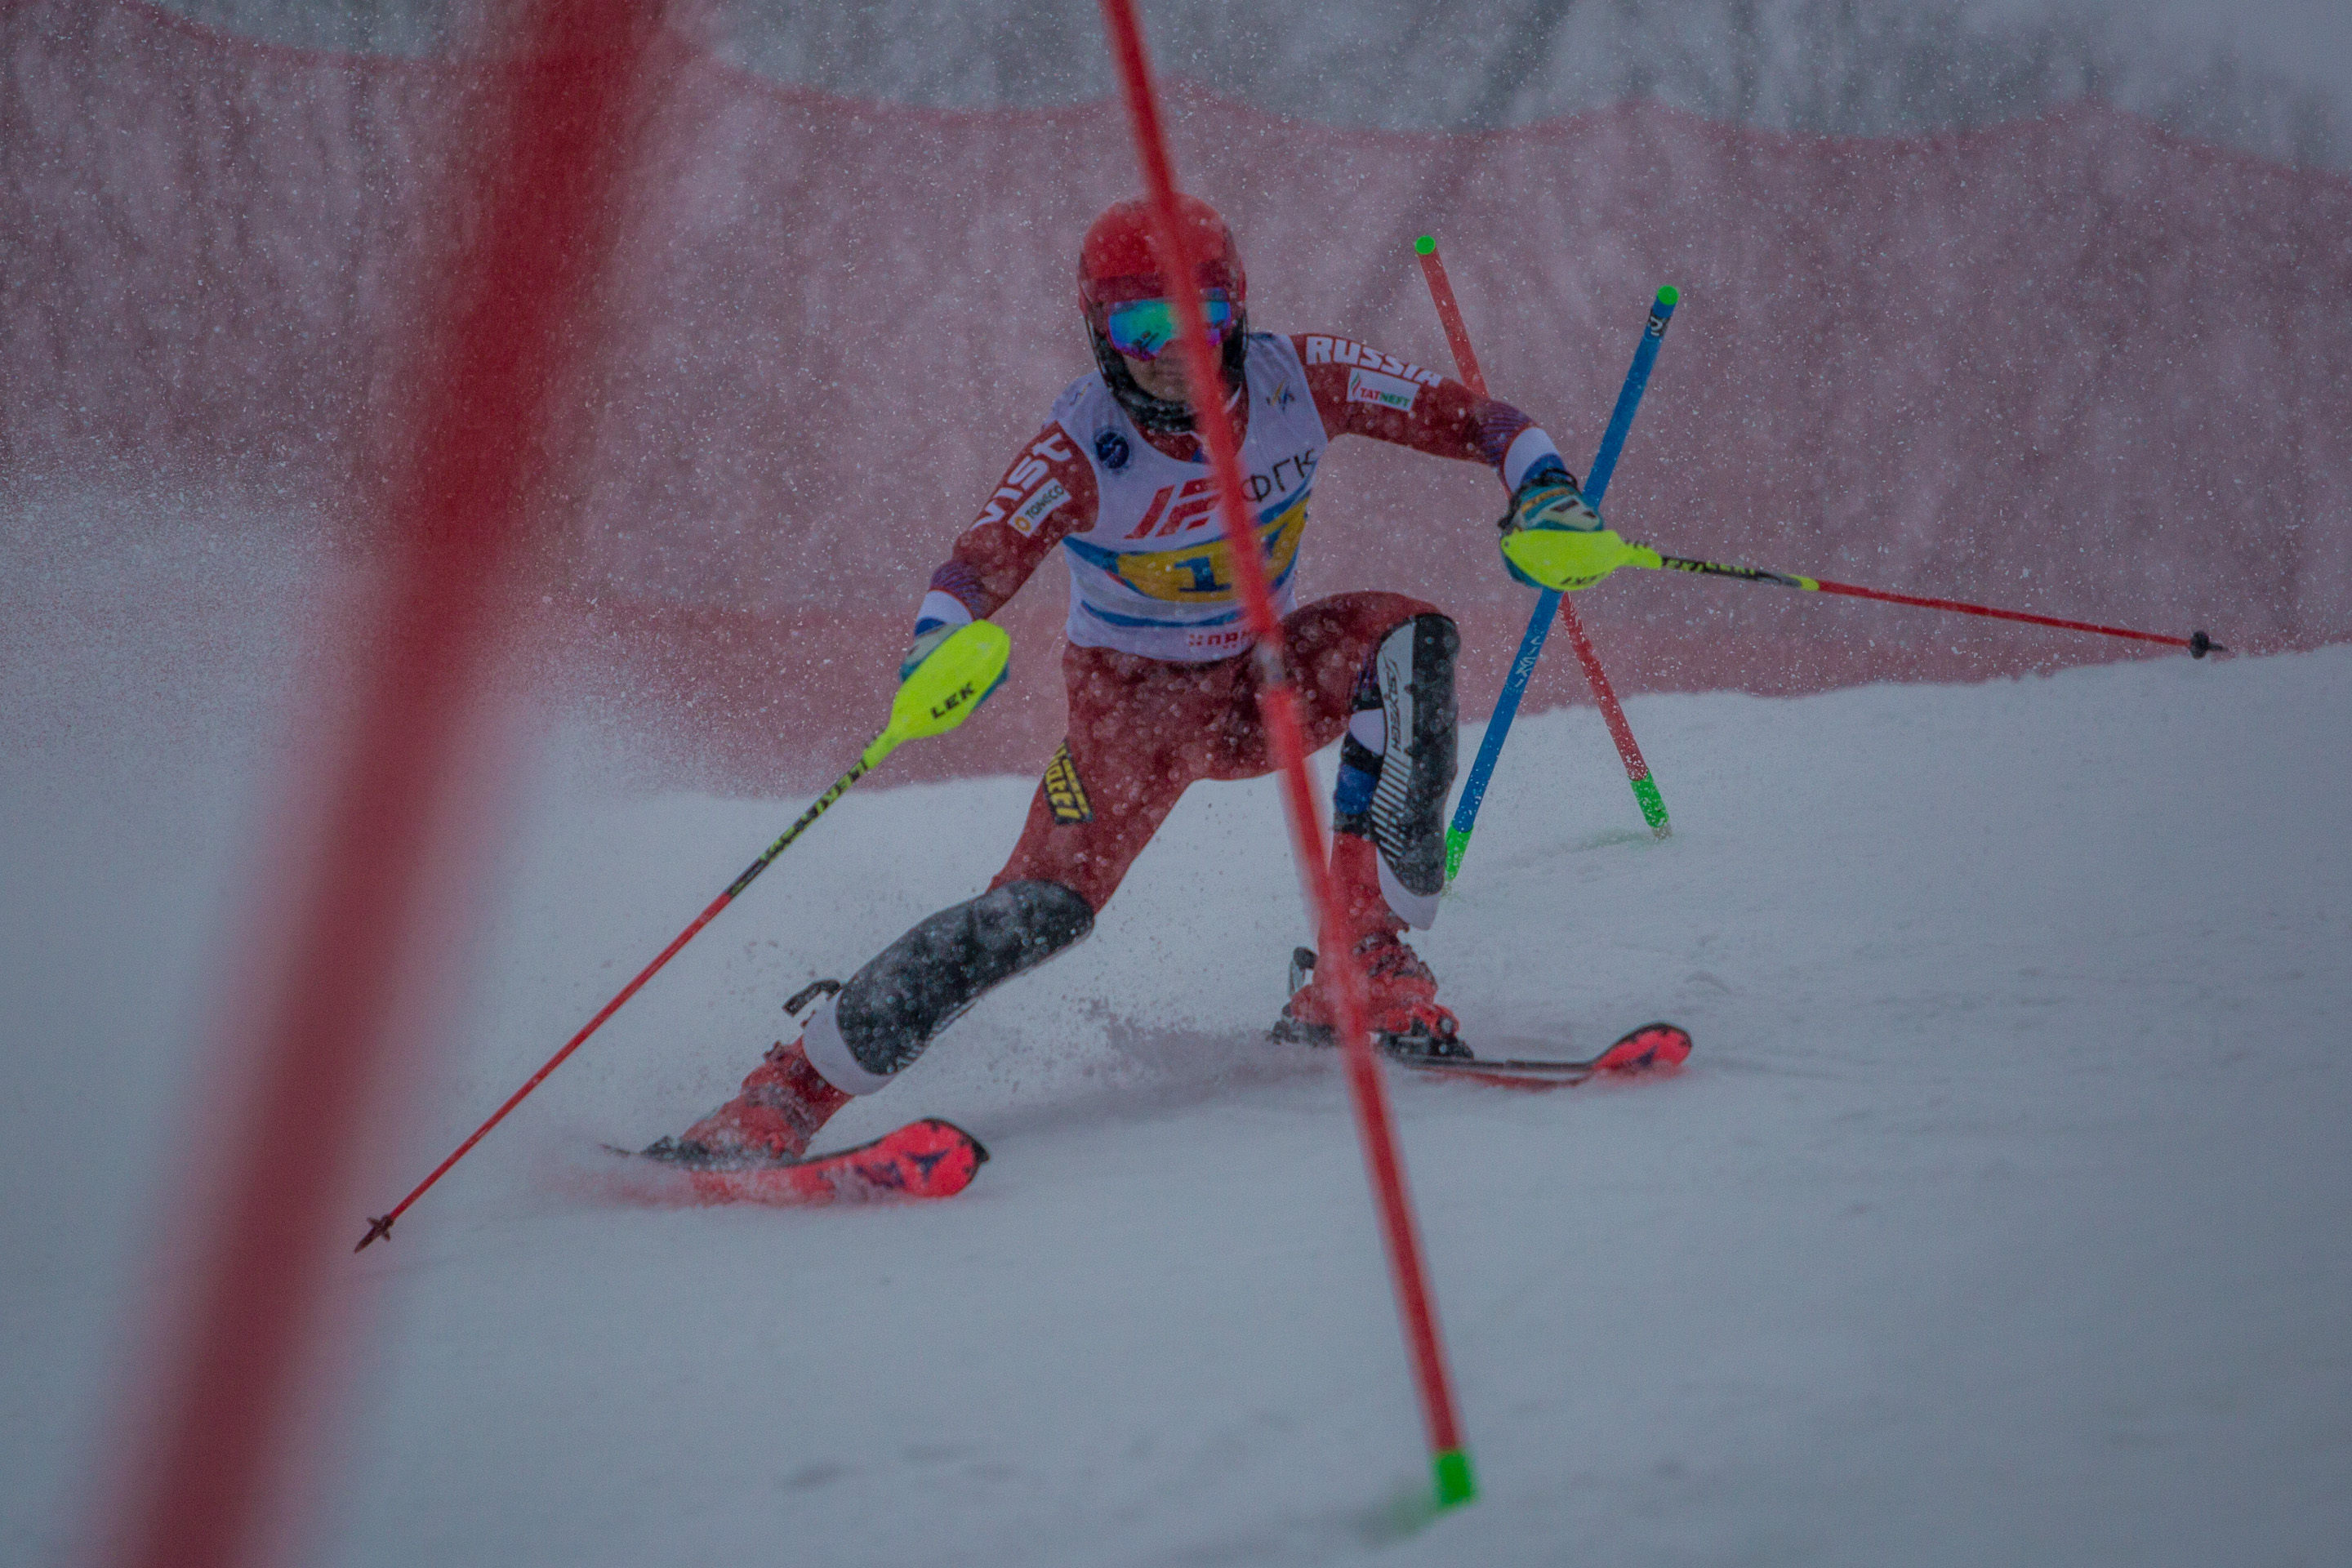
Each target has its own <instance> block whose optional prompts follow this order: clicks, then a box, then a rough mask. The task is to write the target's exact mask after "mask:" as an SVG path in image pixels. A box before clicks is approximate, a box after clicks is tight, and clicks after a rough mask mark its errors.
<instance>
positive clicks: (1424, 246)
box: [1412, 234, 1437, 256]
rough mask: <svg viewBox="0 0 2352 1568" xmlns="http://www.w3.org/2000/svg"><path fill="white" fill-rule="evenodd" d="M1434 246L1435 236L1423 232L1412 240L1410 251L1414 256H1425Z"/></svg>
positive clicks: (1435, 245) (1435, 244)
mask: <svg viewBox="0 0 2352 1568" xmlns="http://www.w3.org/2000/svg"><path fill="white" fill-rule="evenodd" d="M1436 248H1437V237H1436V236H1435V235H1433V234H1424V235H1423V236H1422V237H1420V238H1419V239H1416V240H1414V241H1413V242H1412V251H1413V254H1414V255H1415V256H1427V255H1428V254H1429V253H1430V252H1432V251H1433V250H1435V249H1436Z"/></svg>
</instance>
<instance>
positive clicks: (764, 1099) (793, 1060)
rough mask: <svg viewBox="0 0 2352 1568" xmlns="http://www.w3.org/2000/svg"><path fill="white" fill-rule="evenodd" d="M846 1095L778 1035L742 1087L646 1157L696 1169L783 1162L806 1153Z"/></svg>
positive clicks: (798, 1046) (736, 1168) (797, 1046)
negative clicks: (777, 1039)
mask: <svg viewBox="0 0 2352 1568" xmlns="http://www.w3.org/2000/svg"><path fill="white" fill-rule="evenodd" d="M848 1103H849V1096H848V1095H846V1094H844V1093H843V1092H842V1091H841V1090H840V1089H835V1088H834V1087H833V1085H831V1084H829V1083H827V1082H825V1081H824V1079H823V1078H821V1077H820V1076H818V1073H817V1070H816V1068H814V1067H812V1066H811V1065H810V1064H809V1059H808V1053H807V1052H806V1051H804V1050H803V1049H802V1048H801V1043H800V1042H799V1041H798V1040H794V1041H793V1043H792V1044H791V1045H789V1046H787V1045H785V1044H784V1043H783V1042H782V1041H781V1040H779V1041H777V1042H776V1044H775V1045H773V1046H772V1047H770V1048H769V1050H768V1054H767V1056H766V1057H765V1058H762V1059H761V1063H760V1065H759V1066H758V1067H755V1068H752V1069H751V1076H750V1077H749V1078H746V1079H744V1080H743V1092H742V1093H740V1094H739V1095H737V1096H736V1097H735V1098H734V1099H732V1100H729V1101H728V1102H727V1103H726V1104H724V1105H722V1106H720V1107H719V1109H718V1110H714V1111H712V1112H711V1113H710V1114H709V1115H708V1116H706V1117H704V1118H703V1119H702V1120H701V1121H698V1122H696V1123H695V1124H694V1125H693V1126H691V1127H689V1128H688V1129H687V1130H686V1131H685V1133H684V1135H683V1136H680V1137H677V1138H664V1139H661V1140H660V1141H659V1142H656V1143H654V1144H652V1145H650V1146H649V1147H648V1148H646V1157H647V1158H649V1159H655V1160H662V1161H666V1162H667V1163H670V1164H673V1165H684V1166H687V1167H688V1168H690V1169H693V1170H699V1171H740V1170H744V1169H748V1168H750V1167H752V1166H756V1165H784V1164H790V1163H793V1161H795V1160H798V1159H799V1158H800V1157H801V1156H802V1155H803V1154H805V1153H807V1152H808V1146H809V1140H810V1139H812V1138H814V1137H815V1136H816V1134H817V1129H819V1128H821V1127H823V1126H824V1124H825V1122H826V1121H829V1120H830V1119H831V1118H832V1116H833V1113H834V1112H835V1111H836V1110H840V1109H841V1108H842V1107H843V1106H845V1105H846V1104H848Z"/></svg>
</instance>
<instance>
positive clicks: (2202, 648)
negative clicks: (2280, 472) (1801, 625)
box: [1658, 554, 2230, 658]
mask: <svg viewBox="0 0 2352 1568" xmlns="http://www.w3.org/2000/svg"><path fill="white" fill-rule="evenodd" d="M1658 565H1659V567H1660V568H1661V569H1662V570H1664V571H1668V572H1687V573H1689V574H1692V575H1694V576H1698V577H1729V578H1732V579H1734V580H1736V581H1738V582H1742V583H1768V584H1771V585H1772V586H1774V587H1776V588H1796V589H1801V590H1802V591H1803V592H1805V593H1808V594H1835V595H1841V596H1843V597H1844V598H1849V599H1875V600H1877V601H1878V602H1879V603H1881V604H1885V605H1912V606H1913V607H1915V608H1917V609H1922V610H1948V611H1950V612H1951V613H1952V614H1954V615H1958V616H1983V617H1985V618H1986V619H1988V620H1995V621H2021V622H2023V623H2024V624H2025V625H2027V626H2054V627H2056V628H2057V629H2058V630H2060V631H2067V632H2091V633H2094V634H2095V635H2097V636H2099V637H2125V638H2128V639H2129V640H2131V641H2133V642H2152V643H2159V644H2162V645H2163V646H2164V647H2185V648H2187V649H2188V650H2189V654H2190V655H2191V656H2192V657H2193V658H2204V657H2205V656H2206V655H2207V654H2209V653H2227V652H2229V651H2230V650H2229V649H2228V648H2226V647H2222V646H2221V644H2220V643H2217V642H2215V641H2214V640H2213V639H2212V638H2211V637H2209V636H2207V635H2206V634H2205V633H2203V632H2191V633H2189V635H2188V636H2187V637H2167V636H2166V635H2165V634H2163V633H2162V632H2141V631H2134V630H2133V629H2132V628H2130V627H2129V626H2100V625H2099V624H2097V623H2096V622H2095V621H2069V620H2062V619H2060V618H2059V617H2058V616H2037V615H2033V614H2032V613H2030V612H2028V611H2025V610H2003V609H1998V608H1996V607H1994V606H1993V605H1971V604H1969V602H1968V601H1966V600H1965V599H1930V598H1927V597H1924V596H1922V595H1917V594H1890V593H1888V592H1886V590H1885V589H1883V588H1861V587H1856V586H1855V585H1854V584H1852V583H1832V582H1831V581H1830V580H1829V579H1828V578H1826V577H1804V576H1800V575H1799V574H1796V573H1794V572H1772V571H1768V570H1766V569H1765V568H1763V567H1761V566H1731V565H1726V564H1725V563H1722V562H1719V561H1694V560H1691V559H1689V558H1688V557H1686V556H1681V555H1664V554H1662V555H1660V556H1659V557H1658Z"/></svg>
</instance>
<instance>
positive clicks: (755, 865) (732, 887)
mask: <svg viewBox="0 0 2352 1568" xmlns="http://www.w3.org/2000/svg"><path fill="white" fill-rule="evenodd" d="M877 752H881V753H882V754H883V755H887V748H885V747H884V744H883V740H882V739H877V740H876V741H875V742H874V743H873V744H872V745H870V746H868V747H866V753H865V755H863V756H861V757H859V758H858V759H857V765H856V767H853V768H851V769H850V770H849V771H848V772H847V773H844V774H842V775H841V777H840V778H838V779H836V780H835V781H834V784H833V787H832V788H831V789H829V790H826V791H825V792H824V794H823V795H819V796H818V797H817V798H816V801H815V804H814V805H811V806H810V807H809V808H808V809H807V810H806V811H804V812H803V813H801V815H800V820H799V821H797V822H795V823H793V825H792V826H790V827H788V828H786V829H785V830H784V835H783V837H781V838H779V839H777V840H776V841H775V842H774V843H773V844H771V845H769V846H768V847H767V848H766V849H765V850H763V851H762V852H761V856H760V858H758V859H757V860H754V861H752V862H751V864H750V865H749V866H747V867H745V868H743V874H742V875H741V876H740V877H738V878H736V879H735V880H734V881H732V882H730V883H729V884H728V886H727V890H726V891H725V892H723V893H721V894H719V896H718V897H717V898H716V899H713V900H711V901H710V907H709V909H707V910H703V911H702V912H701V913H700V914H698V915H697V916H695V917H694V921H693V923H692V924H690V925H688V927H687V928H686V929H685V930H684V931H680V932H678V933H677V936H676V937H675V938H673V939H672V940H671V942H670V944H669V945H668V946H667V947H666V948H663V949H662V950H661V952H660V953H659V954H658V955H657V956H656V958H655V959H654V961H653V962H652V963H648V964H646V966H645V967H644V968H643V969H641V970H639V971H637V975H636V978H635V979H634V980H632V981H630V982H629V983H628V984H626V985H624V986H622V987H621V989H620V993H619V994H617V995H615V996H614V998H613V999H612V1000H611V1001H610V1002H607V1003H605V1004H604V1005H603V1006H602V1007H600V1008H598V1009H597V1010H596V1016H594V1017H593V1018H591V1019H589V1020H588V1022H587V1024H586V1025H585V1026H583V1028H582V1029H581V1031H580V1032H579V1033H578V1034H576V1035H574V1036H572V1037H571V1038H570V1039H569V1040H566V1041H565V1042H564V1043H563V1048H562V1050H560V1051H558V1052H556V1053H555V1054H554V1055H553V1056H551V1057H550V1058H547V1062H546V1065H544V1066H542V1067H541V1068H540V1069H539V1070H538V1071H537V1072H535V1073H533V1074H531V1075H530V1078H528V1079H524V1080H523V1086H522V1087H521V1088H520V1089H516V1090H515V1091H514V1092H513V1093H512V1094H510V1095H509V1096H507V1100H506V1103H505V1104H504V1105H501V1106H499V1108H498V1109H497V1110H494V1111H492V1112H490V1119H489V1120H488V1121H485V1122H483V1123H482V1124H481V1125H480V1126H479V1127H477V1128H475V1129H474V1131H473V1136H471V1137H469V1138H467V1140H466V1141H465V1142H463V1143H460V1144H458V1145H457V1148H456V1149H454V1150H452V1151H450V1153H449V1157H448V1158H447V1159H446V1160H444V1161H442V1162H441V1163H439V1164H437V1165H436V1166H434V1167H433V1173H432V1174H430V1175H428V1176H426V1177H425V1179H424V1180H423V1181H421V1182H419V1183H417V1184H416V1185H415V1188H414V1189H412V1190H411V1191H410V1193H409V1194H408V1195H407V1196H406V1197H404V1198H403V1199H401V1200H400V1201H399V1202H398V1203H396V1204H394V1205H392V1207H391V1209H390V1210H388V1211H387V1212H385V1213H383V1214H381V1215H376V1216H375V1217H374V1218H373V1219H371V1220H369V1221H368V1228H367V1234H366V1235H365V1236H362V1237H360V1244H359V1245H358V1246H357V1247H352V1251H353V1252H364V1251H365V1250H367V1247H368V1244H369V1243H371V1242H375V1241H382V1240H383V1239H384V1238H386V1237H389V1236H391V1235H392V1226H393V1222H394V1220H397V1219H398V1218H399V1217H400V1216H401V1215H404V1214H406V1213H407V1212H408V1205H411V1204H413V1203H415V1201H416V1200H417V1199H419V1198H421V1197H423V1196H424V1195H425V1194H426V1193H427V1192H429V1191H431V1190H432V1187H433V1184H434V1183H436V1182H437V1181H439V1180H440V1179H441V1178H442V1177H443V1176H445V1175H446V1174H448V1172H449V1167H450V1166H452V1165H455V1164H456V1163H457V1162H458V1161H460V1160H462V1159H464V1158H465V1157H466V1156H467V1154H468V1153H470V1152H473V1147H474V1145H475V1144H477V1143H478V1142H481V1141H482V1140H483V1139H484V1138H485V1137H487V1136H488V1133H489V1131H490V1129H491V1128H493V1127H496V1126H497V1125H498V1124H499V1122H501V1121H505V1120H506V1119H507V1112H509V1111H510V1110H513V1109H514V1108H515V1107H516V1106H518V1105H520V1104H521V1103H522V1102H523V1101H524V1100H528V1099H530V1092H531V1090H533V1089H537V1088H538V1087H539V1086H540V1085H541V1084H542V1083H544V1082H546V1081H547V1075H548V1074H550V1073H551V1072H553V1071H554V1070H555V1069H556V1068H560V1067H562V1065H563V1064H564V1062H565V1060H566V1059H567V1058H570V1057H571V1055H572V1052H574V1051H576V1050H578V1049H579V1048H580V1047H581V1046H582V1045H583V1044H585V1043H586V1041H587V1039H588V1037H589V1036H591V1035H593V1034H594V1033H595V1032H596V1031H597V1030H598V1029H601V1028H603V1027H604V1020H605V1019H607V1018H609V1017H611V1016H613V1015H614V1014H615V1013H617V1012H619V1011H620V1010H621V1004H623V1003H624V1002H626V1001H627V1000H628V999H629V998H630V997H632V996H635V994H637V992H638V990H639V989H640V988H641V987H642V986H644V984H645V983H646V981H648V980H651V979H652V978H653V977H654V976H655V975H656V974H657V973H660V972H661V967H662V965H663V964H665V963H668V962H669V961H670V960H671V959H673V958H675V957H677V950H678V949H680V948H682V947H684V946H685V945H686V944H687V943H688V942H692V941H693V940H694V938H695V935H696V933H697V932H698V931H701V930H702V928H703V927H704V926H707V925H709V923H710V922H711V921H713V920H714V919H716V918H717V917H718V914H719V910H723V909H725V908H726V907H727V906H728V905H730V904H731V903H733V902H734V901H735V900H736V897H737V896H738V895H739V894H740V893H741V892H742V891H743V889H746V888H748V887H750V886H751V882H752V879H754V878H756V877H758V876H759V874H760V873H761V872H762V871H764V870H766V869H767V868H768V866H769V863H770V862H771V861H772V860H774V859H775V858H776V857H777V856H779V855H781V854H782V853H783V852H784V850H785V849H786V848H788V847H790V846H791V844H792V842H793V839H795V838H798V837H800V836H801V834H802V833H803V831H805V830H806V829H807V827H808V826H809V824H810V823H812V822H814V821H815V820H816V819H817V818H818V817H820V816H824V813H825V810H826V808H827V807H829V806H831V805H833V803H834V802H835V801H836V800H839V799H840V798H841V797H842V796H843V795H845V794H847V793H848V791H849V786H850V785H851V784H856V782H857V781H858V780H859V779H861V778H864V777H865V776H866V772H867V770H868V769H870V768H872V767H873V765H874V764H875V763H877V762H879V761H880V760H881V756H879V755H877Z"/></svg>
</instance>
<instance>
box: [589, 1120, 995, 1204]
mask: <svg viewBox="0 0 2352 1568" xmlns="http://www.w3.org/2000/svg"><path fill="white" fill-rule="evenodd" d="M605 1147H606V1148H608V1149H612V1152H614V1153H615V1154H620V1155H624V1156H625V1157H626V1158H627V1160H628V1162H629V1163H628V1165H627V1166H626V1167H625V1171H622V1172H614V1173H611V1179H610V1182H609V1183H608V1184H609V1185H610V1186H611V1188H612V1189H613V1191H614V1194H615V1195H616V1196H619V1197H622V1198H625V1199H627V1200H629V1201H631V1202H635V1203H642V1204H653V1205H660V1206H664V1207H678V1208H685V1207H692V1206H698V1205H708V1204H769V1205H775V1206H777V1207H784V1208H814V1207H818V1206H821V1205H825V1204H856V1203H873V1202H877V1201H890V1200H895V1199H906V1198H950V1197H953V1196H955V1194H958V1193H960V1192H961V1191H963V1190H964V1188H966V1187H968V1186H970V1185H971V1179H972V1177H973V1176H974V1175H976V1174H978V1173H979V1171H980V1168H981V1166H982V1165H984V1164H986V1163H988V1151H987V1150H985V1149H983V1148H982V1147H981V1145H980V1140H979V1139H977V1138H974V1137H973V1136H972V1135H971V1133H969V1132H966V1131H964V1130H963V1129H962V1128H961V1127H958V1126H957V1125H956V1124H955V1123H954V1122H952V1121H940V1119H939V1118H938V1117H935V1116H927V1117H925V1118H923V1120H921V1121H909V1122H908V1123H907V1125H905V1126H904V1127H901V1128H899V1129H898V1131H896V1132H886V1133H884V1134H883V1135H882V1136H881V1137H879V1138H877V1139H876V1140H874V1142H871V1143H861V1144H859V1145H858V1146H857V1147H856V1148H855V1149H844V1150H842V1151H841V1152H839V1153H837V1154H817V1155H813V1156H811V1157H810V1158H808V1159H805V1160H794V1161H791V1162H789V1163H783V1164H775V1165H755V1166H752V1167H751V1168H749V1169H745V1170H733V1171H709V1170H696V1169H694V1168H693V1167H692V1166H688V1165H677V1164H672V1163H668V1162H667V1161H663V1160H659V1159H648V1158H646V1157H645V1156H644V1155H641V1154H637V1153H635V1152H631V1151H629V1150H626V1149H613V1148H612V1145H610V1144H607V1145H605Z"/></svg>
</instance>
